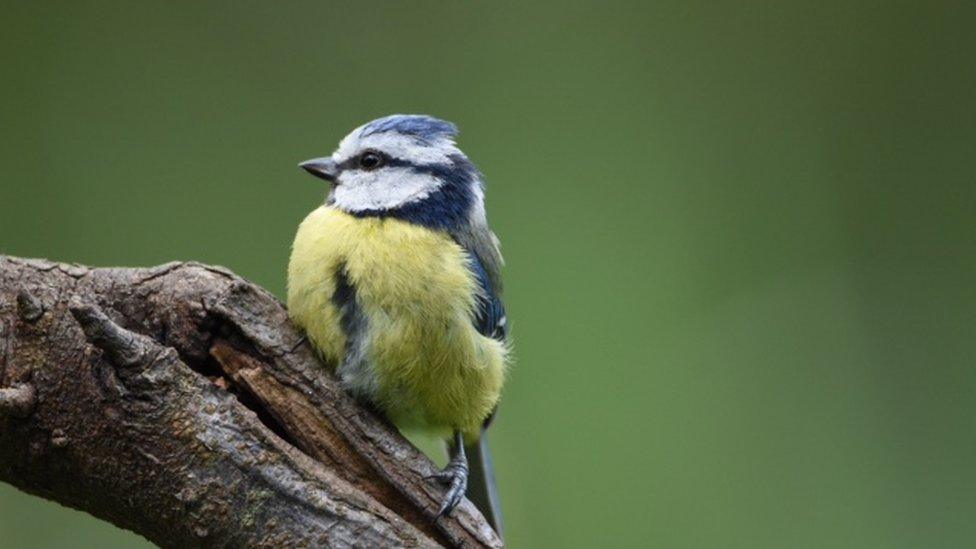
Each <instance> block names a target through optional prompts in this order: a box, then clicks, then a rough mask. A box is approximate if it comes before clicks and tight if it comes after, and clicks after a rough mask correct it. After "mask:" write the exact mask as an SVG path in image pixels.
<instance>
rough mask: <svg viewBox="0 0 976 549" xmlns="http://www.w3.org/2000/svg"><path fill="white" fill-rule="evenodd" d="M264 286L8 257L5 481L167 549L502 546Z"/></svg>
mask: <svg viewBox="0 0 976 549" xmlns="http://www.w3.org/2000/svg"><path fill="white" fill-rule="evenodd" d="M434 472H435V468H434V466H433V464H432V463H431V462H430V461H429V460H428V459H427V458H426V457H425V456H424V455H423V454H422V453H420V452H419V451H418V450H416V449H415V448H414V447H413V446H412V445H411V444H410V443H409V442H407V441H406V440H405V439H404V438H403V437H402V436H400V434H399V433H398V432H397V431H396V429H394V428H392V427H391V426H389V425H387V424H386V423H384V422H383V421H382V420H381V419H379V418H378V417H377V416H376V415H374V414H373V413H371V412H370V411H369V410H367V409H365V408H364V407H363V406H361V405H359V404H358V403H356V402H355V401H354V400H353V399H351V398H350V397H349V396H348V395H346V394H345V393H344V392H343V391H342V390H341V389H340V388H339V386H338V385H337V384H336V382H335V380H334V379H333V378H332V376H331V375H330V374H329V373H328V369H327V368H326V367H325V366H324V365H323V364H322V363H321V362H320V361H319V360H318V359H317V358H316V357H315V356H314V353H313V351H312V349H311V348H310V346H309V345H308V344H307V343H306V342H305V340H304V338H303V337H302V335H301V333H300V332H298V331H297V330H296V329H295V328H294V327H293V326H292V325H291V323H290V322H289V321H288V318H287V312H286V311H285V309H284V307H283V306H282V305H281V303H280V302H278V301H277V300H276V299H275V298H274V297H273V296H271V295H270V294H269V293H268V292H266V291H265V290H263V289H261V288H259V287H257V286H255V285H253V284H250V283H248V282H246V281H245V280H243V279H241V278H239V277H237V276H236V275H234V274H233V273H231V272H229V271H227V270H225V269H222V268H219V267H210V266H205V265H200V264H195V263H170V264H167V265H162V266H159V267H156V268H152V269H88V268H86V267H81V266H77V265H67V264H60V263H51V262H47V261H42V260H28V259H18V258H12V257H4V256H0V480H2V481H5V482H9V483H10V484H13V485H14V486H17V487H18V488H20V489H22V490H25V491H27V492H30V493H32V494H36V495H39V496H41V497H45V498H49V499H53V500H55V501H58V502H61V503H63V504H65V505H69V506H71V507H75V508H78V509H81V510H84V511H87V512H89V513H91V514H93V515H95V516H97V517H100V518H103V519H105V520H108V521H110V522H112V523H114V524H116V525H118V526H120V527H122V528H127V529H130V530H133V531H135V532H138V533H140V534H142V535H144V536H146V537H147V538H148V539H150V540H152V541H154V542H155V543H157V544H159V545H162V546H179V547H186V546H204V545H205V546H275V547H278V546H322V545H328V546H336V547H346V546H353V545H355V546H410V547H415V546H422V547H425V546H437V545H444V546H454V547H462V546H463V547H500V546H501V545H502V544H501V541H500V540H499V538H498V537H497V535H496V534H495V533H494V531H493V530H492V529H491V527H490V526H489V525H488V524H487V523H486V521H485V520H484V518H483V517H482V516H481V514H480V513H478V511H477V510H476V509H475V508H474V506H472V505H471V504H470V503H469V502H464V503H463V504H462V505H461V506H460V507H459V508H458V509H456V510H455V511H454V514H453V516H452V517H448V518H442V519H440V520H436V521H435V516H436V512H437V508H438V504H439V502H440V499H441V497H442V496H443V490H444V489H443V487H441V486H440V485H439V484H437V483H432V482H428V481H425V480H423V479H424V477H426V476H429V475H431V474H433V473H434Z"/></svg>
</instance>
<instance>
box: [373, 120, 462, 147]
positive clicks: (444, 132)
mask: <svg viewBox="0 0 976 549" xmlns="http://www.w3.org/2000/svg"><path fill="white" fill-rule="evenodd" d="M384 132H396V133H402V134H405V135H413V136H416V137H419V138H421V139H424V140H426V141H436V140H438V139H450V138H453V137H454V136H456V135H457V134H458V128H457V126H455V125H454V124H452V123H450V122H448V121H446V120H440V119H438V118H434V117H433V116H427V115H425V114H392V115H390V116H385V117H383V118H377V119H376V120H373V121H372V122H370V123H368V124H366V125H365V126H363V130H362V132H360V134H359V135H360V137H366V136H367V135H372V134H374V133H384Z"/></svg>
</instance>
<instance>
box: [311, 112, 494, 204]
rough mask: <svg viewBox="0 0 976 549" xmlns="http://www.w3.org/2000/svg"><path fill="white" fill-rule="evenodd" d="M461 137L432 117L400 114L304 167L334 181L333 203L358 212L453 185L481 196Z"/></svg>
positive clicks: (416, 200) (345, 140)
mask: <svg viewBox="0 0 976 549" xmlns="http://www.w3.org/2000/svg"><path fill="white" fill-rule="evenodd" d="M457 133H458V129H457V126H455V125H454V124H452V123H450V122H446V121H444V120H439V119H437V118H433V117H431V116H426V115H406V114H394V115H391V116H387V117H384V118H379V119H377V120H373V121H372V122H369V123H366V124H363V125H362V126H360V127H358V128H356V129H355V130H353V131H352V132H350V133H349V135H347V136H346V137H345V138H343V140H342V141H341V142H340V143H339V148H337V149H336V151H335V152H334V153H332V155H331V156H326V157H323V158H315V159H312V160H307V161H305V162H302V163H301V164H299V166H300V167H302V168H303V169H305V170H306V171H308V172H309V173H311V174H312V175H314V176H316V177H319V178H322V179H325V180H327V181H330V182H332V183H333V186H332V190H331V191H330V193H329V198H328V203H330V204H333V205H334V206H336V207H338V208H340V209H342V210H345V211H348V212H352V213H358V212H383V211H389V210H396V209H398V208H402V207H404V206H408V205H411V204H414V203H419V202H422V201H424V200H425V199H427V198H428V197H431V196H432V195H434V194H435V193H438V191H445V190H448V189H449V188H451V187H458V189H457V191H461V194H465V195H469V194H471V193H476V194H480V192H481V188H480V185H481V182H480V179H481V178H480V175H479V174H478V171H477V169H476V168H475V167H474V165H472V164H471V162H470V161H469V160H468V159H467V157H466V156H465V155H464V153H462V152H461V150H460V149H458V148H457V145H455V143H454V137H455V136H456V135H457ZM440 194H444V193H443V192H442V193H440ZM451 194H454V192H453V191H452V193H451Z"/></svg>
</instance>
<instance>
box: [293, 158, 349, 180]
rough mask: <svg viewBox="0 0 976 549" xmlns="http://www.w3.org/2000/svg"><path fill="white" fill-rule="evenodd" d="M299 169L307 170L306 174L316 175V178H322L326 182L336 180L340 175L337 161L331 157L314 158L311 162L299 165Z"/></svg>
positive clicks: (307, 161)
mask: <svg viewBox="0 0 976 549" xmlns="http://www.w3.org/2000/svg"><path fill="white" fill-rule="evenodd" d="M298 167H299V168H301V169H303V170H305V171H306V172H308V173H310V174H312V175H314V176H315V177H319V178H322V179H324V180H326V181H332V182H333V183H334V182H335V180H336V176H338V175H339V168H338V166H336V163H335V160H332V158H331V157H328V156H326V157H324V158H313V159H311V160H306V161H305V162H302V163H301V164H299V165H298Z"/></svg>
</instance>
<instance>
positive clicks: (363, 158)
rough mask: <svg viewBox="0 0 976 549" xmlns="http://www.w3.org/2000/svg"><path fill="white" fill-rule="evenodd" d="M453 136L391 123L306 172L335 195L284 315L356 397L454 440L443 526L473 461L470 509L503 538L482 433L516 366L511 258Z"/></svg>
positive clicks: (314, 219) (430, 124) (301, 241)
mask: <svg viewBox="0 0 976 549" xmlns="http://www.w3.org/2000/svg"><path fill="white" fill-rule="evenodd" d="M457 133H458V130H457V127H456V126H455V125H454V124H452V123H450V122H446V121H444V120H438V119H436V118H432V117H430V116H422V115H392V116H387V117H385V118H380V119H378V120H374V121H372V122H369V123H367V124H364V125H363V126H360V127H358V128H356V129H355V130H353V131H352V133H350V134H349V135H347V136H346V137H345V138H344V139H343V140H342V141H341V142H340V143H339V147H338V148H337V149H336V151H335V152H334V153H332V155H331V156H327V157H323V158H316V159H313V160H309V161H306V162H303V163H301V164H300V166H301V167H302V168H304V169H305V170H306V171H308V172H309V173H311V174H312V175H314V176H316V177H319V178H321V179H325V180H326V181H329V182H331V183H332V185H331V188H330V190H329V193H328V195H327V198H326V200H325V204H323V205H322V206H320V207H318V208H317V209H315V210H314V211H312V213H310V214H309V215H308V217H306V218H305V220H304V221H302V223H301V226H300V227H299V228H298V234H297V235H296V236H295V242H294V245H293V246H292V254H291V260H290V262H289V265H288V309H289V311H290V314H291V317H292V319H293V320H294V321H295V322H296V323H297V324H298V325H299V326H300V327H302V328H303V329H304V330H305V332H306V333H307V335H308V338H309V340H310V341H311V343H312V344H313V346H314V347H315V348H316V349H317V350H318V351H319V352H320V353H321V355H322V356H323V357H324V358H325V359H326V361H327V362H328V363H329V364H332V365H335V366H334V367H335V373H336V375H337V377H338V379H339V381H340V383H341V384H342V386H343V387H344V388H345V389H346V390H347V391H349V392H350V393H351V394H352V395H354V396H355V397H356V398H357V399H359V400H361V401H363V402H365V403H368V404H369V405H370V406H372V407H373V408H374V409H377V410H379V411H380V412H382V413H383V414H385V415H386V417H387V418H388V419H389V420H390V421H392V422H393V423H394V424H395V425H397V426H398V427H400V428H402V429H408V430H421V431H426V432H429V433H433V434H436V435H438V436H440V437H442V438H444V439H445V440H448V447H449V451H450V454H451V459H450V461H449V463H448V466H447V467H446V468H445V469H444V470H443V471H442V472H441V473H440V474H439V475H438V476H437V478H438V480H440V481H441V482H444V483H445V484H446V486H447V492H446V495H445V497H444V500H443V504H442V505H441V508H440V510H439V513H438V516H441V515H444V514H447V513H450V512H451V510H453V509H454V507H455V506H456V505H457V504H458V503H459V502H460V501H461V498H463V497H464V495H465V492H466V491H467V488H468V484H469V482H468V476H469V475H468V473H469V461H468V460H469V459H470V460H471V462H470V463H471V483H470V485H471V490H470V494H469V495H470V498H471V500H472V501H473V502H474V503H475V505H476V506H478V507H479V509H480V510H481V511H482V512H483V513H484V515H485V516H486V517H487V518H488V519H489V520H490V521H492V522H493V524H494V525H495V527H496V529H498V530H499V533H501V524H500V521H501V515H500V512H499V505H498V498H497V492H496V490H495V487H494V482H493V474H492V471H491V458H490V455H489V454H488V447H487V442H486V437H485V434H484V431H485V429H486V428H487V426H488V424H489V422H490V420H491V418H492V416H493V414H494V411H495V409H496V407H497V406H498V399H499V395H500V393H501V389H502V382H503V380H504V378H505V370H506V364H507V362H508V360H507V355H508V347H507V345H506V338H507V333H508V330H507V322H506V317H505V310H504V307H503V305H502V301H501V292H502V282H501V273H500V269H501V266H502V257H501V254H500V253H499V249H498V239H497V238H496V237H495V235H494V233H492V232H491V230H490V229H489V227H488V219H487V217H486V214H485V201H484V198H485V190H484V189H485V187H484V182H483V178H482V175H481V173H480V172H479V171H478V169H477V168H475V166H474V164H472V163H471V161H470V160H468V157H467V156H465V154H464V153H463V152H461V150H460V149H458V147H457V145H456V143H455V137H456V136H457Z"/></svg>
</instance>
